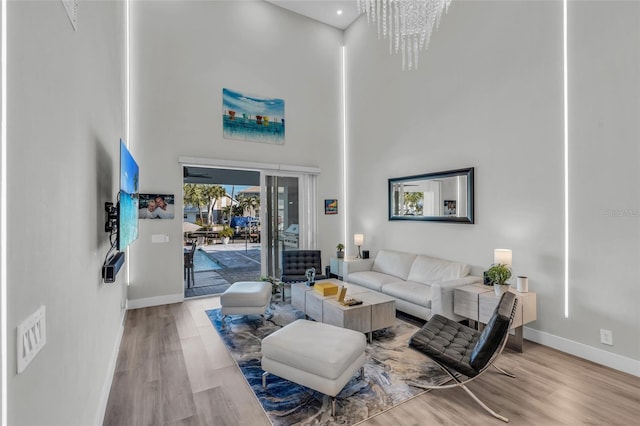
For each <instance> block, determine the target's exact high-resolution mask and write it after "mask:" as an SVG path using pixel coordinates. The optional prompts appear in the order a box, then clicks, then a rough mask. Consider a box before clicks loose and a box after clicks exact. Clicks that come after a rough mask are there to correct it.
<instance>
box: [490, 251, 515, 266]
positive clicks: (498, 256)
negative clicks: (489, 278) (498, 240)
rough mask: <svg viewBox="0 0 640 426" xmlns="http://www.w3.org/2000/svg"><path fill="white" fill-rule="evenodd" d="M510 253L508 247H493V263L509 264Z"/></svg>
mask: <svg viewBox="0 0 640 426" xmlns="http://www.w3.org/2000/svg"><path fill="white" fill-rule="evenodd" d="M511 255H512V253H511V250H509V249H495V250H494V251H493V263H495V264H496V265H507V266H511V259H512V257H511Z"/></svg>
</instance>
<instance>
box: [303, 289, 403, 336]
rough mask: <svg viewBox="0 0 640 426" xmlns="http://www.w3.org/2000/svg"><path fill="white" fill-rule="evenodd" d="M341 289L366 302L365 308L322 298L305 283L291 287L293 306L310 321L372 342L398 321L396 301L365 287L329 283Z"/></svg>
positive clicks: (334, 299)
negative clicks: (378, 332) (375, 334)
mask: <svg viewBox="0 0 640 426" xmlns="http://www.w3.org/2000/svg"><path fill="white" fill-rule="evenodd" d="M327 281H329V282H332V283H333V284H336V285H338V286H340V285H346V286H347V296H348V297H353V298H355V299H358V300H362V304H360V305H354V306H345V305H343V304H341V303H340V302H338V301H337V299H336V296H335V295H332V296H322V295H321V294H320V293H318V292H317V291H314V289H313V287H308V286H307V285H306V284H304V283H298V284H293V285H292V286H291V303H292V304H293V306H294V307H296V308H298V309H300V310H301V311H303V312H304V313H305V315H306V316H307V317H309V318H313V319H314V320H316V321H318V322H322V323H325V324H331V325H335V326H338V327H342V328H348V329H350V330H355V331H360V332H362V333H365V334H367V338H368V340H369V341H371V337H372V332H373V331H375V330H381V329H383V328H387V327H390V326H392V325H393V323H394V321H395V318H396V302H395V299H394V298H392V297H389V296H386V295H384V294H380V293H376V292H372V291H368V290H366V289H364V288H362V287H350V286H349V285H348V284H345V283H343V282H342V281H340V280H336V279H329V280H323V281H322V282H327Z"/></svg>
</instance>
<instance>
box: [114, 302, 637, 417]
mask: <svg viewBox="0 0 640 426" xmlns="http://www.w3.org/2000/svg"><path fill="white" fill-rule="evenodd" d="M217 307H219V298H218V297H211V298H206V299H196V300H190V301H187V302H184V303H178V304H173V305H164V306H158V307H152V308H144V309H136V310H131V311H129V312H128V313H127V319H126V324H125V331H124V335H123V338H122V343H121V346H120V353H119V355H118V362H117V366H116V372H115V376H114V378H113V384H112V387H111V392H110V395H109V402H108V406H107V410H106V414H105V419H104V425H109V426H111V425H118V426H120V425H136V426H139V425H154V426H158V425H171V426H173V425H194V426H195V425H203V426H204V425H208V426H211V425H213V426H217V425H229V426H231V425H238V426H240V425H241V426H254V425H255V426H261V425H270V424H271V423H270V421H269V420H268V418H267V416H266V415H265V414H264V412H263V410H262V407H261V406H260V403H259V402H258V401H257V399H256V398H255V395H254V394H253V392H252V391H251V390H250V388H249V386H248V385H247V383H246V382H245V380H244V377H243V376H242V373H241V372H240V370H239V369H238V368H237V366H236V364H235V363H234V361H233V360H232V359H231V356H230V355H229V354H228V352H227V350H226V348H225V346H224V343H222V341H221V339H220V337H219V336H218V334H217V333H216V331H215V330H214V328H213V326H212V325H211V324H210V322H209V319H208V318H207V316H206V314H205V313H204V311H205V310H207V309H213V308H217ZM498 364H499V365H500V366H501V367H502V368H504V369H506V370H508V371H510V372H512V373H514V374H516V376H517V379H511V378H509V377H506V376H503V375H501V374H499V373H498V372H497V371H495V370H494V371H487V372H486V373H485V374H484V375H483V376H482V377H480V378H479V379H478V380H476V381H474V382H471V383H470V384H469V388H470V389H472V390H473V392H475V393H476V395H478V396H479V397H480V398H481V399H482V400H483V401H484V402H485V403H486V404H487V405H489V406H490V407H492V408H493V409H494V410H495V411H497V412H498V413H500V414H502V415H504V416H506V417H508V418H509V420H510V423H511V424H514V425H631V424H638V421H639V419H640V378H638V377H634V376H631V375H629V374H625V373H621V372H618V371H616V370H612V369H609V368H606V367H602V366H599V365H597V364H594V363H591V362H589V361H584V360H582V359H579V358H576V357H573V356H571V355H568V354H565V353H562V352H558V351H556V350H554V349H551V348H548V347H545V346H541V345H538V344H535V343H532V342H529V341H525V352H524V353H522V354H520V353H516V352H513V351H511V350H508V349H507V350H505V352H504V353H503V354H502V356H501V358H500V359H499V360H498ZM338 409H339V406H338ZM429 424H432V425H503V424H504V423H502V422H501V421H500V420H497V419H494V418H493V417H491V416H490V415H489V414H488V413H486V412H485V411H484V410H482V408H480V407H479V406H478V405H477V404H476V403H475V402H474V401H473V400H472V399H471V398H470V397H469V396H468V395H467V394H466V393H465V392H464V391H463V390H461V389H449V390H437V391H432V392H428V393H426V394H423V395H421V396H419V397H417V398H414V399H412V400H410V401H407V402H405V403H404V404H401V405H399V406H397V407H395V408H393V409H391V410H388V411H386V412H384V413H382V414H380V415H378V416H375V417H373V418H371V419H369V420H367V421H365V422H363V423H360V425H362V426H388V425H400V426H412V425H416V426H417V425H429Z"/></svg>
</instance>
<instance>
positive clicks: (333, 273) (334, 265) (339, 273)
mask: <svg viewBox="0 0 640 426" xmlns="http://www.w3.org/2000/svg"><path fill="white" fill-rule="evenodd" d="M363 260H364V259H357V258H355V257H345V258H341V259H338V258H337V257H332V258H331V259H329V275H330V277H331V278H338V279H339V280H341V279H343V278H344V263H345V262H362V261H363Z"/></svg>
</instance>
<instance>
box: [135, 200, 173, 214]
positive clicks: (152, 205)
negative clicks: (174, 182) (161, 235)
mask: <svg viewBox="0 0 640 426" xmlns="http://www.w3.org/2000/svg"><path fill="white" fill-rule="evenodd" d="M174 201H175V196H174V195H173V194H140V203H139V210H138V219H173V217H174Z"/></svg>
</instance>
